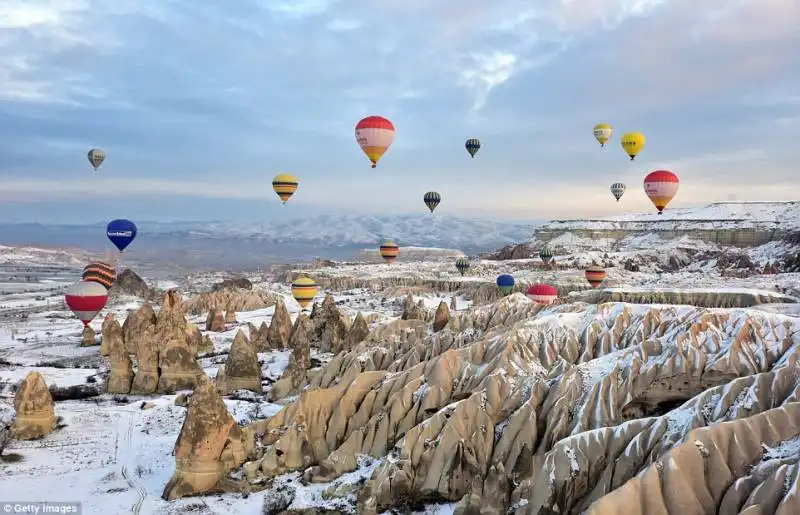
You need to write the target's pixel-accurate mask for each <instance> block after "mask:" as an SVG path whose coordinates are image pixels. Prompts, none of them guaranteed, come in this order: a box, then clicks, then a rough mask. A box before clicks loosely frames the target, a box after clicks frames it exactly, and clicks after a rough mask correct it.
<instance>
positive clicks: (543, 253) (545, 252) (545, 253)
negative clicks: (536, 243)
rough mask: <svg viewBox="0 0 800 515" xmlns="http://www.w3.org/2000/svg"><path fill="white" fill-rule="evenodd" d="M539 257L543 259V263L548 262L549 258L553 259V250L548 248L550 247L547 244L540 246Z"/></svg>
mask: <svg viewBox="0 0 800 515" xmlns="http://www.w3.org/2000/svg"><path fill="white" fill-rule="evenodd" d="M539 259H541V260H542V261H544V264H545V265H546V264H547V263H549V262H550V260H551V259H553V251H552V250H550V247H548V246H547V245H545V246H544V247H542V249H541V250H540V251H539Z"/></svg>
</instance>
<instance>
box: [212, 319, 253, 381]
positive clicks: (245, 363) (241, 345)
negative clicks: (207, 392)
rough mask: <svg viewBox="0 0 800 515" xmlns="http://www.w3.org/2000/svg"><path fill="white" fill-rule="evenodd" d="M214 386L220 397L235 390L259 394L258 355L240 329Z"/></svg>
mask: <svg viewBox="0 0 800 515" xmlns="http://www.w3.org/2000/svg"><path fill="white" fill-rule="evenodd" d="M216 384H217V390H218V391H220V392H221V393H222V395H227V394H229V393H231V392H233V391H235V390H252V391H254V392H259V393H260V392H261V366H260V365H259V364H258V355H257V354H256V350H255V349H254V348H253V346H252V345H251V344H250V341H249V340H248V339H247V336H245V334H244V331H242V330H241V329H239V331H238V332H237V333H236V338H234V340H233V344H232V345H231V350H230V352H229V353H228V359H227V360H226V361H225V365H224V368H223V367H220V371H219V373H218V374H217V378H216Z"/></svg>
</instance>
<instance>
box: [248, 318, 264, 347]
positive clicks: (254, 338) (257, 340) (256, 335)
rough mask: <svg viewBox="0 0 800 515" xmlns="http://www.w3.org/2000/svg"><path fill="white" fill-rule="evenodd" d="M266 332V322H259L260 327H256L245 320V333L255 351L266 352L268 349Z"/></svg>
mask: <svg viewBox="0 0 800 515" xmlns="http://www.w3.org/2000/svg"><path fill="white" fill-rule="evenodd" d="M268 334H269V327H268V326H267V323H266V322H261V326H260V327H256V326H255V324H253V323H251V322H247V335H248V338H249V339H250V345H252V346H253V348H254V349H255V350H256V352H267V351H268V350H270V346H269V340H268Z"/></svg>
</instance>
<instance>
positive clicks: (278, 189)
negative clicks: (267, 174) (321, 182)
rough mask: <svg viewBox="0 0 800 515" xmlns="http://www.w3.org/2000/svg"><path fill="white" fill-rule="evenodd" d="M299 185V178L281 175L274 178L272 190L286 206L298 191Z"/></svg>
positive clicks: (285, 174) (286, 174)
mask: <svg viewBox="0 0 800 515" xmlns="http://www.w3.org/2000/svg"><path fill="white" fill-rule="evenodd" d="M297 184H298V183H297V177H295V176H294V175H292V174H289V173H279V174H278V175H276V176H275V177H273V178H272V189H273V190H275V193H277V194H278V197H280V199H281V202H283V203H284V204H286V201H288V200H289V198H291V196H292V195H294V192H295V191H297Z"/></svg>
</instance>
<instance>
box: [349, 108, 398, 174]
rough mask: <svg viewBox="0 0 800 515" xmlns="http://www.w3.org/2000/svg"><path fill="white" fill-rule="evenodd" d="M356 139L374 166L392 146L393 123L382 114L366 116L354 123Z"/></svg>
mask: <svg viewBox="0 0 800 515" xmlns="http://www.w3.org/2000/svg"><path fill="white" fill-rule="evenodd" d="M356 141H358V145H359V146H360V147H361V150H363V151H364V153H365V154H367V157H368V158H369V160H370V161H372V167H373V168H375V167H376V166H378V161H379V160H380V158H381V157H382V156H383V154H384V153H386V151H387V150H389V147H391V146H392V141H394V125H392V122H390V121H389V120H387V119H386V118H384V117H382V116H367V117H366V118H364V119H363V120H361V121H360V122H358V123H357V124H356Z"/></svg>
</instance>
